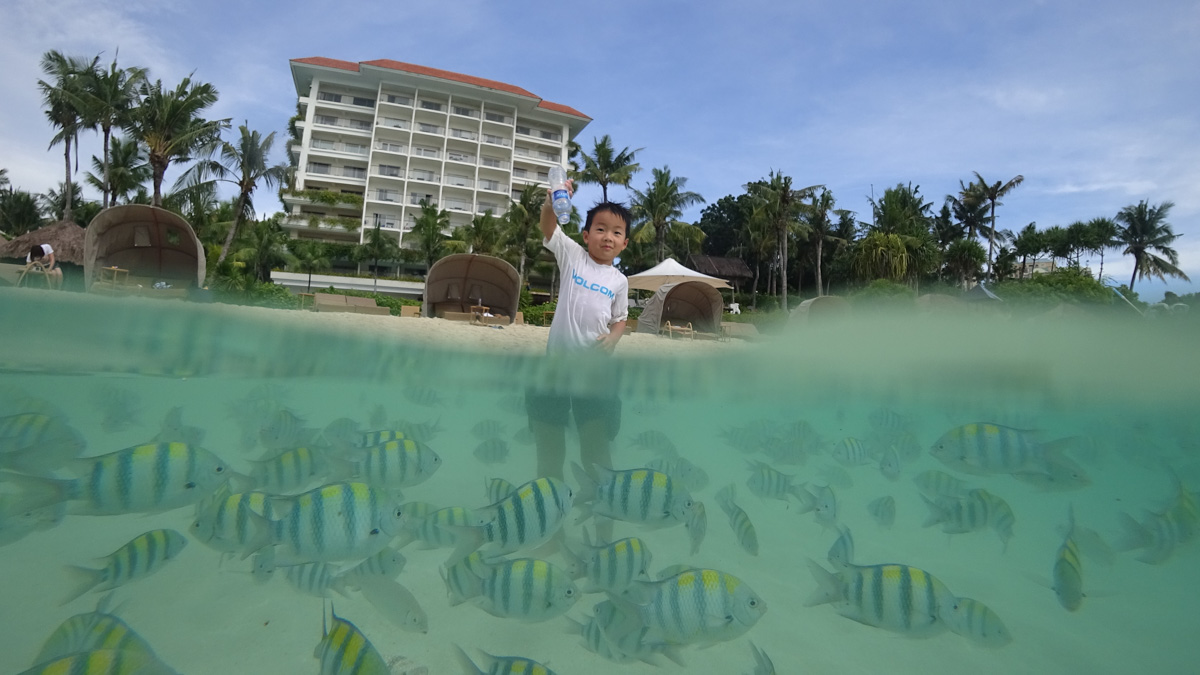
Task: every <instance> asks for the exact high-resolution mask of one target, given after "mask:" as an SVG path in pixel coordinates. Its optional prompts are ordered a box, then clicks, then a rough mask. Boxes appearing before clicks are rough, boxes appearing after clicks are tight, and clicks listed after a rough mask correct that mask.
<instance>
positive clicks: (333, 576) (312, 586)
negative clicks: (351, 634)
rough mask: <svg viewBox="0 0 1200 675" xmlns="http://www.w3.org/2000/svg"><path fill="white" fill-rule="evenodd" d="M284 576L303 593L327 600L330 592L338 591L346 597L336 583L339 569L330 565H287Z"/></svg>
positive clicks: (293, 586)
mask: <svg viewBox="0 0 1200 675" xmlns="http://www.w3.org/2000/svg"><path fill="white" fill-rule="evenodd" d="M268 550H272V549H268ZM283 576H284V578H285V579H287V582H288V584H289V585H290V586H291V587H292V588H294V589H296V590H298V591H300V592H301V593H306V594H308V595H312V596H315V597H318V598H325V597H328V596H329V591H331V590H337V591H338V592H340V593H342V594H343V595H345V593H344V592H343V591H342V590H341V588H340V587H339V586H338V584H337V582H336V580H337V569H336V568H335V567H334V566H333V565H330V564H329V563H303V564H301V565H287V566H286V567H284V568H283Z"/></svg>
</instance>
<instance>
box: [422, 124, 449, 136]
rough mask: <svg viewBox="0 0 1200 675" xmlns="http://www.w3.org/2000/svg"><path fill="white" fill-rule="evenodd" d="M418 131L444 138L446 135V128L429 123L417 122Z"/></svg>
mask: <svg viewBox="0 0 1200 675" xmlns="http://www.w3.org/2000/svg"><path fill="white" fill-rule="evenodd" d="M417 131H419V132H421V133H423V134H434V135H437V136H443V135H445V133H446V127H443V126H439V125H437V124H429V123H427V122H417Z"/></svg>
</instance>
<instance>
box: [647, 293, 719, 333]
mask: <svg viewBox="0 0 1200 675" xmlns="http://www.w3.org/2000/svg"><path fill="white" fill-rule="evenodd" d="M723 307H724V301H723V300H722V299H721V294H720V293H719V292H718V291H717V289H715V288H713V287H712V286H710V285H709V284H707V283H705V282H703V281H685V282H683V283H679V284H667V285H665V286H662V287H660V288H659V289H658V291H656V292H655V293H654V297H652V298H650V300H648V301H647V302H646V307H645V308H644V309H643V310H642V314H641V316H639V317H638V326H637V332H639V333H654V334H656V335H657V334H658V333H660V332H662V327H663V325H664V324H665V323H666V322H667V321H670V322H671V323H672V324H676V325H677V324H686V323H689V322H690V323H691V324H692V329H693V330H696V331H698V332H701V333H718V332H720V330H721V316H722V311H723Z"/></svg>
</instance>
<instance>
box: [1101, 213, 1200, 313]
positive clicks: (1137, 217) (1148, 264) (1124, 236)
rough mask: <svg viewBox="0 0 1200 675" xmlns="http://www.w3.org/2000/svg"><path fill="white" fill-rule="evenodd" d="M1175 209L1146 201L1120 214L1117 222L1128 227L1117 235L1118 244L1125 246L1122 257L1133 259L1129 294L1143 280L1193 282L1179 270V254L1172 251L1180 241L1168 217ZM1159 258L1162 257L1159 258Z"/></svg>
mask: <svg viewBox="0 0 1200 675" xmlns="http://www.w3.org/2000/svg"><path fill="white" fill-rule="evenodd" d="M1174 206H1175V203H1174V202H1170V201H1167V202H1163V203H1161V204H1159V205H1158V206H1150V204H1149V203H1148V202H1147V201H1146V200H1144V199H1143V200H1142V201H1140V202H1138V203H1137V204H1136V205H1130V206H1126V207H1125V208H1123V209H1121V211H1120V212H1119V213H1117V222H1119V223H1122V224H1124V226H1125V227H1123V228H1121V229H1120V231H1119V232H1117V239H1116V241H1117V244H1119V245H1124V246H1125V250H1124V251H1122V252H1121V254H1122V255H1131V256H1133V276H1131V277H1130V278H1129V290H1131V291H1132V290H1133V282H1135V281H1137V279H1138V277H1139V276H1141V277H1142V278H1143V279H1145V278H1146V277H1148V276H1149V277H1158V278H1159V279H1160V280H1165V279H1166V277H1168V276H1171V277H1176V278H1179V279H1183V280H1184V281H1191V279H1189V278H1188V275H1186V274H1184V273H1183V270H1181V269H1179V253H1177V252H1176V251H1175V249H1173V248H1171V243H1172V242H1173V241H1175V240H1176V239H1178V238H1179V236H1180V235H1178V234H1175V231H1174V229H1173V228H1172V227H1171V224H1170V223H1168V222H1167V215H1168V214H1169V213H1170V212H1171V209H1172V208H1173V207H1174ZM1156 254H1158V255H1156Z"/></svg>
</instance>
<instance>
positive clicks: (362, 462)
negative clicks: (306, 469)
mask: <svg viewBox="0 0 1200 675" xmlns="http://www.w3.org/2000/svg"><path fill="white" fill-rule="evenodd" d="M349 461H350V464H351V466H352V473H351V476H353V477H354V478H355V479H357V480H360V481H362V482H364V483H370V484H371V485H376V486H379V487H386V488H406V487H412V486H413V485H418V484H420V483H423V482H425V481H426V480H429V478H430V477H431V476H433V474H434V472H436V471H437V470H438V469H439V468H441V466H442V458H441V457H440V456H439V455H438V454H437V453H436V452H434V451H433V450H432V449H430V448H429V446H427V445H425V444H424V443H421V442H418V441H415V440H412V439H410V438H405V439H402V440H400V439H397V440H391V441H387V442H386V443H383V444H381V445H375V446H372V447H370V448H366V449H363V450H359V451H357V452H355V453H353V454H351V455H350V456H349Z"/></svg>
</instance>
